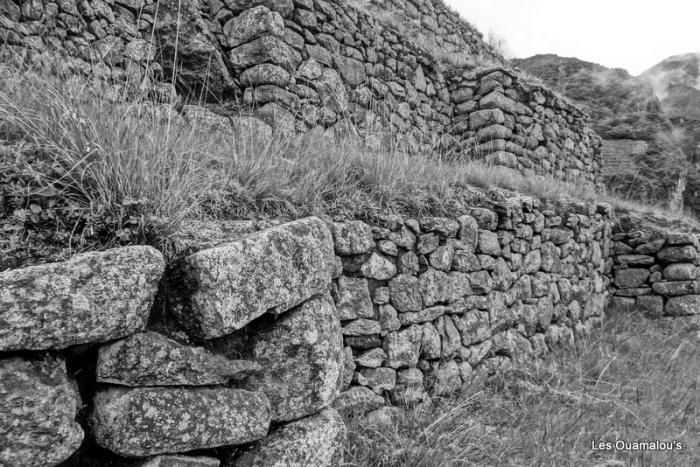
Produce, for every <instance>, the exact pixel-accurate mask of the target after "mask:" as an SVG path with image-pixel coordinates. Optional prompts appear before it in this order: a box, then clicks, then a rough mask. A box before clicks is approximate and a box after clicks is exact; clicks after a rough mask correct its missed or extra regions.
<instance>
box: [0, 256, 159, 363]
mask: <svg viewBox="0 0 700 467" xmlns="http://www.w3.org/2000/svg"><path fill="white" fill-rule="evenodd" d="M164 267H165V266H164V262H163V257H162V256H161V254H160V253H159V252H158V251H157V250H155V249H153V248H151V247H143V246H135V247H126V248H117V249H113V250H108V251H104V252H93V253H86V254H82V255H78V256H75V257H74V258H73V259H71V260H69V261H65V262H62V263H53V264H46V265H42V266H32V267H28V268H24V269H15V270H9V271H5V272H2V273H0V350H44V349H63V348H66V347H69V346H72V345H78V344H87V343H93V342H105V341H108V340H112V339H119V338H121V337H124V336H128V335H130V334H134V333H136V332H139V331H141V330H143V329H144V327H145V326H146V322H147V321H148V316H149V313H150V309H151V305H152V303H153V298H154V296H155V294H156V290H157V289H158V282H159V280H160V278H161V275H162V273H163V268H164Z"/></svg>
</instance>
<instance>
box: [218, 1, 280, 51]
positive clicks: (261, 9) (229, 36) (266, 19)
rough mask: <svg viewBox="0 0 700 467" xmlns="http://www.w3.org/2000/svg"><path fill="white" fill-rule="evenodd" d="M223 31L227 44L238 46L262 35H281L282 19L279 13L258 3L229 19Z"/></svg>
mask: <svg viewBox="0 0 700 467" xmlns="http://www.w3.org/2000/svg"><path fill="white" fill-rule="evenodd" d="M223 32H224V36H226V40H227V43H228V46H229V47H238V46H239V45H241V44H243V43H245V42H248V41H250V40H253V39H257V38H258V37H260V36H263V35H271V36H277V37H281V36H283V34H284V20H283V19H282V16H281V15H280V14H279V13H277V12H272V11H270V9H268V8H267V7H265V6H262V5H259V6H256V7H253V8H251V9H249V10H246V11H244V12H243V13H241V14H240V15H238V16H236V17H234V18H232V19H230V20H229V21H228V22H227V23H226V24H225V25H224V28H223Z"/></svg>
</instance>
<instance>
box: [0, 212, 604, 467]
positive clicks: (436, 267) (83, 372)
mask: <svg viewBox="0 0 700 467" xmlns="http://www.w3.org/2000/svg"><path fill="white" fill-rule="evenodd" d="M608 216H609V210H608V208H607V207H606V206H605V205H585V204H569V205H562V206H559V207H555V208H551V209H550V208H547V207H545V206H543V205H541V204H540V203H539V202H537V201H535V200H532V199H529V198H513V199H510V200H505V201H503V202H492V203H490V204H488V208H473V209H471V210H468V214H465V215H463V216H461V217H459V218H455V219H451V218H421V219H410V218H405V217H400V216H390V217H385V218H382V219H381V220H378V221H376V222H375V223H373V225H372V226H370V225H369V224H366V223H363V222H359V221H341V222H333V221H331V220H330V219H327V220H325V221H322V220H320V219H318V218H308V219H303V220H299V221H294V222H290V223H280V222H259V223H256V222H248V221H242V222H221V223H210V224H206V223H192V224H190V225H188V227H186V228H184V229H183V230H182V231H181V232H180V233H179V234H178V235H175V236H174V237H173V239H172V240H171V247H172V251H170V254H171V255H172V256H173V257H174V258H175V260H173V261H172V262H171V264H170V265H169V266H168V267H167V268H166V267H165V264H164V261H163V257H162V256H161V254H160V253H159V252H158V251H156V250H155V249H153V248H150V247H124V248H119V249H113V250H108V251H106V252H94V253H87V254H83V255H78V256H76V257H74V258H73V259H71V260H69V261H66V262H62V263H54V264H48V265H42V266H32V267H28V268H20V269H13V270H7V271H4V272H2V273H0V323H1V324H2V327H1V328H0V351H1V352H2V353H0V374H2V375H3V378H2V379H1V380H0V394H2V397H3V399H4V400H5V403H3V404H2V406H1V407H0V410H1V411H2V416H0V420H3V422H2V423H4V424H5V425H3V430H2V432H0V433H1V434H0V437H1V439H0V444H1V445H2V446H3V450H2V451H0V461H1V462H2V463H7V464H9V465H15V464H17V465H57V464H59V463H61V462H65V464H64V465H81V462H87V461H88V460H89V459H92V461H95V462H107V461H108V460H109V461H110V462H121V461H124V462H126V460H125V459H133V458H138V459H142V460H143V461H142V462H143V465H160V464H158V463H159V462H160V463H167V462H176V461H177V462H183V463H184V464H183V465H212V466H213V465H232V466H233V465H249V464H250V463H253V464H255V465H262V464H260V463H261V462H262V463H263V464H264V463H265V462H266V460H270V459H275V460H276V461H279V462H282V464H283V465H302V464H303V465H337V464H338V463H339V462H340V460H341V456H342V454H341V452H342V440H343V438H344V425H343V422H342V419H341V418H340V416H339V413H338V412H347V411H355V410H361V411H369V410H372V409H376V408H379V407H380V406H381V405H383V404H384V403H385V400H386V398H390V399H393V400H400V401H403V402H406V403H418V402H420V401H422V400H426V399H427V398H428V397H431V396H446V395H452V394H456V393H458V392H459V391H460V390H461V389H462V388H464V387H465V386H467V385H470V384H478V383H479V382H480V381H482V379H483V378H484V377H486V376H488V375H490V374H493V373H494V372H496V371H497V370H499V369H501V368H505V367H508V366H511V365H515V366H517V365H519V364H521V363H522V362H523V361H524V360H526V359H534V358H538V357H541V356H542V355H543V354H544V353H545V352H547V351H549V350H551V349H554V348H557V347H559V346H566V345H570V344H572V343H573V342H574V340H575V339H577V338H578V337H581V336H583V335H585V334H586V333H588V332H589V331H590V329H591V328H592V327H593V326H595V325H597V324H598V323H600V320H601V318H602V310H603V306H604V301H605V296H606V293H605V290H606V279H605V277H604V276H603V267H604V265H605V259H606V256H607V250H608V241H607V240H606V239H607V238H609V235H608V232H609V229H610V222H609V217H608ZM76 383H77V384H76ZM320 434H323V436H320ZM96 447H99V449H97V450H96ZM191 452H196V453H197V455H196V456H194V457H193V456H192V454H190V453H191ZM91 456H92V457H91ZM95 456H96V457H95ZM120 459H121V460H120ZM149 462H150V463H151V464H149ZM256 462H257V464H256Z"/></svg>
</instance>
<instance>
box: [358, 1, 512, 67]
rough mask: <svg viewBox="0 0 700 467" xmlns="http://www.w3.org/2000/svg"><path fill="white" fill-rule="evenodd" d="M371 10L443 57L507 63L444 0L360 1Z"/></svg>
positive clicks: (446, 59)
mask: <svg viewBox="0 0 700 467" xmlns="http://www.w3.org/2000/svg"><path fill="white" fill-rule="evenodd" d="M356 3H358V4H361V5H364V6H365V7H366V8H369V9H370V11H376V12H377V13H378V14H379V15H386V16H387V20H386V21H385V22H388V23H390V24H394V23H396V24H397V26H398V28H399V29H400V30H401V31H402V32H403V34H404V35H406V36H407V37H409V38H410V39H412V40H413V41H415V42H416V43H419V44H424V45H426V46H428V47H430V48H431V49H432V50H435V51H436V52H439V53H440V54H441V57H438V58H439V59H441V60H444V61H448V62H449V56H450V55H452V56H455V57H457V58H458V59H463V58H465V57H468V58H471V59H477V60H489V61H492V62H495V63H503V62H505V60H504V58H503V57H502V56H501V55H500V54H499V53H498V51H496V50H493V49H492V47H490V46H489V45H487V44H486V43H484V39H483V36H482V34H481V33H480V32H479V31H478V30H477V29H476V28H475V27H473V26H472V25H471V24H469V23H468V22H467V21H465V20H464V19H463V18H462V17H461V16H460V15H459V14H458V13H457V12H455V11H454V10H452V9H450V8H449V7H447V6H446V5H445V4H444V2H442V1H441V0H427V1H416V0H413V1H411V0H408V1H402V0H357V1H356Z"/></svg>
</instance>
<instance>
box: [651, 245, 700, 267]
mask: <svg viewBox="0 0 700 467" xmlns="http://www.w3.org/2000/svg"><path fill="white" fill-rule="evenodd" d="M656 256H657V258H659V259H660V260H661V261H663V262H665V263H687V262H693V261H695V260H696V259H697V257H698V250H696V249H695V247H692V246H669V247H666V248H663V249H662V250H661V251H659V252H658V253H657V254H656Z"/></svg>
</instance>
